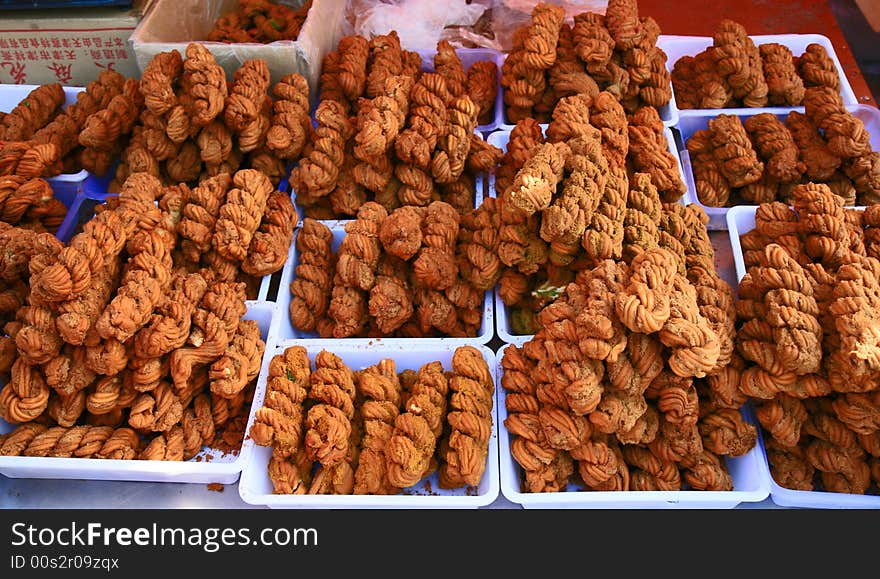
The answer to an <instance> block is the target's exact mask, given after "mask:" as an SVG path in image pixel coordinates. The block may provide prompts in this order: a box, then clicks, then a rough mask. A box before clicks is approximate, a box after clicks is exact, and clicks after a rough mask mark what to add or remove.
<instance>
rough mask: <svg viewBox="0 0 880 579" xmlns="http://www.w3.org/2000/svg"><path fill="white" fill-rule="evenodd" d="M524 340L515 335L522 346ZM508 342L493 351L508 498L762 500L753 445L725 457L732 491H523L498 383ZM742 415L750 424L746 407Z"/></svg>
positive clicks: (603, 502)
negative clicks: (744, 450)
mask: <svg viewBox="0 0 880 579" xmlns="http://www.w3.org/2000/svg"><path fill="white" fill-rule="evenodd" d="M524 341H525V340H518V344H517V345H521V344H522V342H524ZM511 346H512V344H505V345H504V346H502V347H501V349H500V350H499V351H498V353H497V354H496V359H497V361H498V368H497V370H496V374H497V376H498V382H497V385H496V388H495V390H496V392H497V394H498V403H497V406H498V413H499V422H498V439H499V451H498V454H499V460H500V464H501V493H502V495H504V497H505V498H507V499H508V500H509V501H511V502H513V503H517V504H519V505H522V507H523V508H526V509H732V508H734V507H736V506H737V505H739V504H741V503H748V502H755V503H757V502H761V501H763V500H764V499H766V498H767V496H768V495H769V492H770V472H769V470H768V468H767V465H766V462H765V461H764V460H763V459H762V458H761V449H760V448H759V447H758V446H757V445H756V446H755V447H754V448H752V449H751V450H750V451H749V452H747V453H746V454H744V455H742V456H738V457H727V458H726V459H725V461H726V464H727V468H728V470H729V472H730V476H731V478H732V479H733V490H730V491H697V490H679V491H584V490H583V489H582V487H577V486H575V485H571V484H570V485H569V486H568V488H567V489H566V491H564V492H548V493H528V492H522V489H521V485H520V480H521V468H520V466H519V465H518V464H517V462H516V461H515V460H514V458H513V455H512V454H511V452H510V439H511V437H510V434H509V433H508V431H507V428H506V427H505V425H504V421H505V420H506V419H507V408H506V406H505V399H506V393H505V391H504V388H502V386H501V377H502V376H503V369H502V367H501V360H502V359H503V357H504V351H505V350H506V349H507V348H509V347H511ZM744 416H745V418H746V419H747V420H748V421H749V422H751V423H753V424H754V423H755V421H754V419H753V418H752V417H751V416H750V413H749V412H748V410H745V411H744Z"/></svg>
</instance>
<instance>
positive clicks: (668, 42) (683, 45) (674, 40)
mask: <svg viewBox="0 0 880 579" xmlns="http://www.w3.org/2000/svg"><path fill="white" fill-rule="evenodd" d="M749 38H751V39H752V41H753V42H754V43H755V44H756V45H757V46H760V45H761V44H767V43H770V42H775V43H778V44H781V45H783V46H786V47H788V48H789V49H790V50H791V53H792V56H795V57H798V56H800V55H801V54H803V53H804V51H805V50H806V49H807V46H808V45H809V44H813V43H815V44H819V45H821V46H823V47H824V48H825V50H826V52H828V56H829V57H830V58H831V60H832V61H834V66H835V67H836V68H837V74H838V76H839V77H840V96H841V97H842V98H843V104H846V105H857V104H859V100H858V98H856V94H855V92H853V89H852V87H851V86H850V84H849V79H848V78H847V76H846V71H844V70H843V66H841V64H840V60H839V59H838V58H837V53H835V52H834V45H832V44H831V40H829V39H828V37H827V36H823V35H821V34H764V35H756V36H749ZM712 42H713V40H712V37H711V36H676V35H671V34H661V35H660V37H659V38H658V39H657V46H659V47H660V48H662V49H663V51H664V52H666V56H667V57H668V58H667V60H666V68H667V69H668V70H669V72H670V73H671V72H672V69H673V68H674V67H675V63H676V61H678V60H679V59H680V58H681V57H682V56H696V55H697V54H699V53H700V52H702V51H703V50H705V49H706V48H708V47H709V46H712ZM672 97H673V100H675V88H673V89H672ZM793 108H795V107H767V108H762V109H760V110H763V111H770V112H774V111H786V112H787V111H790V110H792V109H793ZM701 110H707V109H678V117H679V119H681V118H683V117H687V116H688V115H691V114H694V113H695V112H697V111H701ZM712 110H716V111H724V112H729V113H731V114H739V113H740V112H748V111H753V110H755V109H753V108H745V107H738V108H729V109H712Z"/></svg>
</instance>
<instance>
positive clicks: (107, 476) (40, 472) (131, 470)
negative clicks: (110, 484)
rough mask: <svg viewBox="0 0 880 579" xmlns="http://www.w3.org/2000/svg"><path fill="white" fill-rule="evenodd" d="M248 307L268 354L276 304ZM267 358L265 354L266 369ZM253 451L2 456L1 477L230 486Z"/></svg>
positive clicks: (3, 425) (1, 427) (3, 426)
mask: <svg viewBox="0 0 880 579" xmlns="http://www.w3.org/2000/svg"><path fill="white" fill-rule="evenodd" d="M247 306H248V309H247V313H246V314H245V315H244V316H243V318H244V319H246V320H256V321H257V323H258V324H259V326H260V331H261V335H262V337H263V340H264V341H265V342H266V352H271V351H272V347H273V344H274V342H275V338H276V327H275V325H274V322H275V320H276V317H275V304H272V303H269V302H256V301H249V302H247ZM268 359H269V358H267V357H266V356H265V355H264V357H263V368H264V369H265V368H266V367H267V364H268ZM14 428H15V425H12V424H9V423H7V422H5V421H3V420H0V433H7V432H10V431H12V430H13V429H14ZM250 449H251V446H250V445H246V444H243V445H242V448H241V450H240V451H239V452H237V453H235V452H231V453H224V452H223V451H221V450H217V449H212V448H207V447H205V448H203V449H202V451H201V452H200V453H199V454H198V455H196V456H195V457H193V458H192V459H190V460H188V461H182V462H173V461H152V460H118V459H106V460H105V459H95V458H55V457H28V456H0V474H3V475H5V476H8V477H11V478H41V479H44V478H49V479H82V480H116V481H149V482H175V483H213V482H216V483H223V484H231V483H234V482H235V481H237V480H238V477H239V475H240V474H241V470H242V468H243V467H244V464H245V463H246V462H247V461H248V459H249V456H248V454H249V452H250Z"/></svg>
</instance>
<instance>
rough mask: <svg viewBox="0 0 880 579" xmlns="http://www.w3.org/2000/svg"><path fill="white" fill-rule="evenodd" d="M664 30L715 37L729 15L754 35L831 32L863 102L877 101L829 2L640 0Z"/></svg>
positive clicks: (644, 13) (643, 9) (643, 11)
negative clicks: (721, 23) (721, 22)
mask: <svg viewBox="0 0 880 579" xmlns="http://www.w3.org/2000/svg"><path fill="white" fill-rule="evenodd" d="M639 14H641V15H642V16H651V17H653V18H654V20H656V21H657V23H658V24H659V25H660V31H661V32H662V33H663V34H674V35H689V36H712V33H713V32H714V31H715V27H716V26H717V25H718V23H719V22H720V21H721V20H723V19H725V18H729V19H731V20H735V21H736V22H739V23H740V24H742V25H743V26H744V27H745V29H746V30H747V31H748V33H749V34H751V35H760V34H822V35H823V36H826V37H828V39H829V40H830V41H831V44H832V45H833V46H834V51H835V52H836V53H837V58H838V59H839V60H840V64H841V66H842V67H843V70H844V71H845V72H846V76H847V79H848V80H849V83H850V86H852V89H853V91H854V92H855V94H856V97H857V98H858V100H859V102H860V103H865V104H871V105H874V106H877V103H876V102H875V100H874V97H873V96H872V94H871V90H870V89H869V88H868V84H867V83H866V82H865V78H864V77H863V76H862V72H861V70H860V69H859V66H858V63H857V62H856V59H855V57H854V56H853V53H852V51H851V50H850V48H849V44H847V42H846V38H845V37H844V35H843V31H842V30H841V29H840V26H839V25H838V24H837V20H836V19H835V18H834V13H833V12H832V11H831V6H830V4H829V3H828V2H820V1H816V0H755V1H748V0H639Z"/></svg>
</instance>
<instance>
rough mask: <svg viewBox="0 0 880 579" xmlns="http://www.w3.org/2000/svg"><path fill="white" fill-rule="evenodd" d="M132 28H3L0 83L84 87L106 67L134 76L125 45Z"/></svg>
mask: <svg viewBox="0 0 880 579" xmlns="http://www.w3.org/2000/svg"><path fill="white" fill-rule="evenodd" d="M132 30H133V28H132V29H131V30H129V29H121V30H112V31H111V30H107V31H100V32H96V31H77V32H68V31H64V32H61V31H55V32H50V31H28V32H24V31H22V32H15V31H2V32H0V83H15V84H43V83H48V82H61V83H63V84H69V85H77V86H84V85H85V84H87V83H88V82H90V81H92V80H94V79H95V78H97V76H98V74H100V72H101V71H102V70H106V69H112V70H116V71H118V72H120V73H122V74H124V75H125V76H131V77H137V76H138V75H139V71H138V68H137V63H136V61H135V58H134V54H133V53H132V52H131V48H130V47H129V44H128V37H129V36H130V34H131V31H132Z"/></svg>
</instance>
